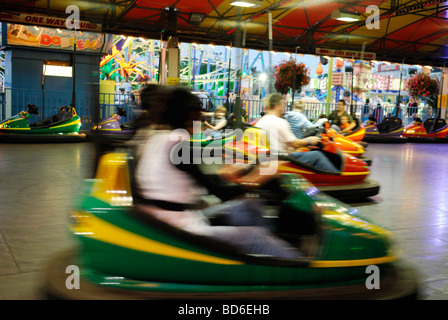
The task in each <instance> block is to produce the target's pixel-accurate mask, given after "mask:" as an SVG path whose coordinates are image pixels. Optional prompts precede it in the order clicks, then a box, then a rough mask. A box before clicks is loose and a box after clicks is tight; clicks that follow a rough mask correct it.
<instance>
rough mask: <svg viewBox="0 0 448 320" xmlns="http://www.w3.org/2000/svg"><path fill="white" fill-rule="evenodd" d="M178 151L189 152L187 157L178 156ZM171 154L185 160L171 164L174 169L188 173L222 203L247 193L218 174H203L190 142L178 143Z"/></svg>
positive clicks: (238, 185)
mask: <svg viewBox="0 0 448 320" xmlns="http://www.w3.org/2000/svg"><path fill="white" fill-rule="evenodd" d="M180 150H182V152H184V151H186V152H189V154H188V157H185V156H184V155H180V154H179V151H180ZM171 152H172V153H174V154H176V155H179V157H180V158H181V159H185V158H186V159H185V160H186V161H185V162H184V161H181V163H178V164H173V165H174V166H176V168H178V169H179V170H182V171H184V172H186V173H188V174H189V175H190V176H191V177H192V178H193V179H194V180H196V182H197V183H198V184H199V185H201V186H203V187H205V188H206V189H207V190H208V191H209V192H210V193H211V194H213V195H215V196H217V197H218V198H220V199H221V200H222V201H227V200H230V199H233V198H236V197H238V196H241V195H243V194H244V193H245V192H246V191H247V190H246V189H245V188H244V187H243V186H242V185H240V184H235V183H230V182H228V181H226V180H224V179H222V178H221V176H220V175H219V174H204V173H203V172H202V171H201V170H200V169H199V167H198V165H196V164H195V161H194V160H195V159H194V153H193V150H192V146H191V144H190V141H182V142H179V143H178V144H176V145H175V146H174V147H173V149H172V151H171ZM199 154H201V153H199ZM196 162H199V161H196Z"/></svg>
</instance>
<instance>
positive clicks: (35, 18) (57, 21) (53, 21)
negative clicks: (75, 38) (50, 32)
mask: <svg viewBox="0 0 448 320" xmlns="http://www.w3.org/2000/svg"><path fill="white" fill-rule="evenodd" d="M66 20H67V19H64V18H54V17H48V16H40V15H33V14H25V13H20V14H11V13H4V12H2V13H0V21H5V22H12V23H17V24H28V25H30V24H31V25H36V26H46V27H53V28H61V29H62V28H65V27H66V26H65V22H66ZM77 29H78V30H80V31H93V32H101V29H102V28H101V25H100V24H97V23H92V22H88V21H79V27H77Z"/></svg>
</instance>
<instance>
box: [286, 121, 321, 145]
mask: <svg viewBox="0 0 448 320" xmlns="http://www.w3.org/2000/svg"><path fill="white" fill-rule="evenodd" d="M278 135H279V136H278V139H283V140H284V141H285V142H286V143H287V144H288V146H290V147H292V148H294V149H297V148H301V147H306V146H309V145H316V144H318V143H319V142H320V138H319V137H307V138H304V139H297V138H296V136H295V135H294V133H293V132H292V130H291V126H290V125H289V123H288V122H287V121H286V120H285V122H284V126H283V127H281V128H279V130H278Z"/></svg>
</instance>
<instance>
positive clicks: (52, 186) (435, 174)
mask: <svg viewBox="0 0 448 320" xmlns="http://www.w3.org/2000/svg"><path fill="white" fill-rule="evenodd" d="M366 156H368V157H370V158H371V159H372V160H373V165H372V167H371V178H372V179H375V180H377V181H379V182H380V184H381V190H380V194H379V195H378V196H375V197H373V198H372V200H371V201H369V202H365V203H356V204H352V206H354V207H356V208H358V209H359V210H360V211H361V213H362V216H364V217H365V218H368V219H369V220H371V221H374V222H375V223H377V224H379V225H382V226H384V227H386V228H388V229H389V230H391V231H393V232H394V233H395V235H396V240H397V244H398V246H399V247H400V248H401V249H402V255H403V257H404V258H405V259H406V260H407V261H408V262H410V263H411V264H413V265H414V266H415V267H416V268H417V270H418V273H419V279H420V284H421V288H422V296H421V298H422V299H443V300H445V299H447V300H448V197H447V196H446V194H447V190H448V165H447V163H448V162H447V160H446V159H447V158H448V145H443V144H411V143H409V144H399V145H392V144H391V145H387V144H372V143H371V144H370V145H369V147H368V148H367V153H366ZM93 159H94V148H93V145H91V144H90V143H73V144H34V145H33V144H0V299H2V300H11V299H41V298H43V297H42V296H41V295H40V293H39V290H38V288H39V285H40V283H41V281H42V276H43V270H44V263H45V261H46V260H47V259H48V258H49V257H50V256H51V255H52V254H54V253H56V252H58V251H60V250H61V249H65V248H67V247H69V246H72V245H74V244H75V241H74V239H73V238H72V237H71V235H70V234H69V232H68V230H67V229H66V226H67V219H68V210H69V208H70V203H71V201H72V199H73V195H74V193H76V192H77V190H78V189H77V188H78V185H79V183H80V181H81V179H85V178H91V177H92V168H93Z"/></svg>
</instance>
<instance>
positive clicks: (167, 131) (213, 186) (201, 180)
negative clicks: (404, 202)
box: [135, 87, 301, 258]
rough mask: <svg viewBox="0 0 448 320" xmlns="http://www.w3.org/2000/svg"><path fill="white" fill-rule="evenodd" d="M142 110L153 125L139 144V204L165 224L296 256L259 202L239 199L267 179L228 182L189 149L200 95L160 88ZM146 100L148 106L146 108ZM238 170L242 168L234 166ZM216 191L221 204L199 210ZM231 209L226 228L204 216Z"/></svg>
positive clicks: (145, 98) (249, 249)
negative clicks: (203, 165) (267, 221)
mask: <svg viewBox="0 0 448 320" xmlns="http://www.w3.org/2000/svg"><path fill="white" fill-rule="evenodd" d="M142 104H143V108H144V109H147V110H148V109H149V116H150V117H151V119H150V123H151V126H150V127H149V128H148V130H146V132H145V141H144V142H143V143H140V144H139V147H138V150H137V166H136V175H135V180H136V190H137V195H136V196H137V197H136V204H137V206H138V208H139V210H142V211H144V212H145V213H147V214H150V215H152V216H154V217H156V218H157V219H159V220H162V221H164V222H166V223H169V224H171V225H174V226H176V227H179V228H182V229H184V230H187V231H189V232H193V233H197V234H201V235H206V236H209V237H212V238H215V239H218V240H221V241H226V242H228V243H230V244H232V245H233V246H234V247H235V248H237V249H239V250H240V251H241V252H244V253H249V254H265V255H272V256H278V257H283V258H297V257H300V256H301V254H300V252H299V251H297V250H296V249H295V248H294V247H292V246H291V245H290V244H289V243H287V242H286V241H283V240H281V239H279V238H277V237H275V236H274V235H273V234H271V233H270V231H269V230H268V229H267V228H265V227H264V225H263V219H262V218H261V210H262V209H261V205H260V203H259V202H258V201H256V200H245V199H244V200H243V199H238V198H239V197H240V196H242V195H244V193H245V192H246V191H247V190H248V186H249V184H246V185H244V183H245V182H247V181H250V185H252V184H254V185H257V184H259V183H263V182H264V180H266V179H268V177H266V176H258V177H257V179H256V180H251V179H250V177H248V178H247V179H246V180H245V178H244V177H242V178H240V180H241V181H242V182H243V184H230V183H228V182H226V181H225V180H223V179H221V178H220V177H219V176H218V175H205V174H203V173H202V172H201V170H200V169H199V168H198V166H197V165H195V164H194V163H195V161H194V159H193V158H192V156H193V152H190V150H189V146H190V142H189V139H190V134H191V133H192V129H193V122H194V121H200V115H201V113H200V112H201V108H200V101H199V99H198V98H197V97H196V96H195V95H193V94H191V93H190V92H188V91H186V90H184V89H181V88H177V89H168V88H165V87H161V88H160V91H159V92H158V93H156V94H155V93H154V92H152V94H151V95H145V94H144V92H143V94H142ZM145 104H146V106H145ZM236 171H238V170H236ZM207 193H212V194H214V195H216V196H217V197H219V198H220V199H221V200H222V201H224V202H223V203H222V204H220V205H217V206H216V207H210V208H207V209H206V211H201V210H198V209H197V208H198V205H199V204H200V197H201V196H202V195H206V194H207ZM223 211H224V212H225V213H227V214H226V218H227V223H228V225H226V226H211V225H210V223H209V220H208V219H207V217H206V216H205V214H204V213H206V214H214V213H217V212H219V213H222V212H223Z"/></svg>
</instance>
